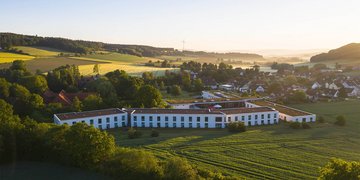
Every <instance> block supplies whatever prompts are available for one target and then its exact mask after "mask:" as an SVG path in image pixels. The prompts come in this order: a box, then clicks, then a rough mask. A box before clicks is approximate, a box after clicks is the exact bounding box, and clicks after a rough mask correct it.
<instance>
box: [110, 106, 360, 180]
mask: <svg viewBox="0 0 360 180" xmlns="http://www.w3.org/2000/svg"><path fill="white" fill-rule="evenodd" d="M294 107H297V108H300V109H303V110H306V111H310V112H314V113H316V114H317V115H321V116H323V117H324V118H325V121H326V122H325V123H323V124H319V123H311V124H310V125H311V127H312V128H311V129H299V130H294V129H290V128H289V127H288V126H287V124H286V123H280V124H279V125H271V126H258V127H250V128H248V130H247V131H246V132H244V133H238V134H232V133H229V132H228V131H227V130H226V129H158V131H159V132H160V136H159V137H156V138H152V137H150V129H140V131H142V132H143V136H142V137H141V138H138V139H128V138H127V136H126V131H124V130H121V129H115V130H111V131H110V133H112V134H113V135H114V136H115V137H116V140H117V143H118V145H119V146H127V147H136V148H144V149H147V150H149V151H152V152H153V153H154V154H155V155H156V156H158V157H160V158H169V157H171V156H174V155H178V156H182V157H185V158H187V159H188V160H190V161H192V162H193V163H194V164H196V165H197V166H198V167H199V168H204V169H210V170H213V171H220V172H222V173H224V174H228V175H233V176H237V177H245V178H247V179H316V177H317V176H318V171H319V168H320V167H322V166H324V165H325V164H326V163H327V162H328V161H329V159H330V158H331V157H338V158H343V159H346V160H356V161H360V134H359V132H360V111H359V109H360V101H358V100H357V101H355V100H354V101H346V102H334V103H316V104H300V105H294ZM340 114H341V115H344V116H345V118H346V120H347V125H346V126H344V127H338V126H335V125H333V122H334V121H335V118H336V116H337V115H340Z"/></svg>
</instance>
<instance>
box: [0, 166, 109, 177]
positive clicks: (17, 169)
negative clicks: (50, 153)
mask: <svg viewBox="0 0 360 180" xmlns="http://www.w3.org/2000/svg"><path fill="white" fill-rule="evenodd" d="M0 179H2V180H16V179H19V180H22V179H44V180H45V179H52V180H62V179H67V180H77V179H88V180H97V179H99V180H100V179H101V180H102V179H110V178H108V177H106V176H103V175H101V174H98V173H95V172H92V171H87V170H83V169H79V168H74V167H68V166H63V165H58V164H52V163H44V162H15V163H13V164H7V165H0Z"/></svg>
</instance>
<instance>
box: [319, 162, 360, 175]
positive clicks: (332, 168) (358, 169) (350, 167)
mask: <svg viewBox="0 0 360 180" xmlns="http://www.w3.org/2000/svg"><path fill="white" fill-rule="evenodd" d="M318 179H319V180H338V179H347V180H356V179H360V162H355V161H351V162H347V161H344V160H342V159H336V158H333V159H331V160H330V162H328V163H327V164H326V165H325V166H324V167H322V168H321V169H320V176H319V178H318Z"/></svg>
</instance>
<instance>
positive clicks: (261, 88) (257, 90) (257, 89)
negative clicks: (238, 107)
mask: <svg viewBox="0 0 360 180" xmlns="http://www.w3.org/2000/svg"><path fill="white" fill-rule="evenodd" d="M255 91H256V92H257V93H263V92H265V89H264V88H263V86H261V85H259V86H258V87H257V88H256V89H255Z"/></svg>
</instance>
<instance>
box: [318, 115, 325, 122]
mask: <svg viewBox="0 0 360 180" xmlns="http://www.w3.org/2000/svg"><path fill="white" fill-rule="evenodd" d="M317 122H318V123H324V122H325V118H324V117H322V116H319V117H318V119H317Z"/></svg>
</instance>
